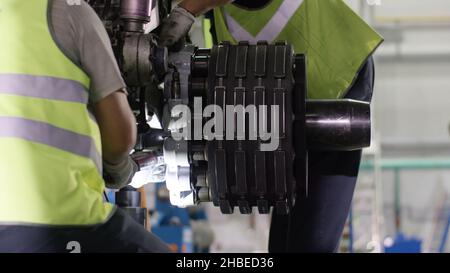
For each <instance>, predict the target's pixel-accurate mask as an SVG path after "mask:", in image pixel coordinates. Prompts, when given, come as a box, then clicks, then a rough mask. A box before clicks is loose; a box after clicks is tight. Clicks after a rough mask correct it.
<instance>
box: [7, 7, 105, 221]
mask: <svg viewBox="0 0 450 273" xmlns="http://www.w3.org/2000/svg"><path fill="white" fill-rule="evenodd" d="M50 4H51V1H48V0H32V1H30V0H27V1H25V0H20V1H18V0H1V1H0V10H1V12H0V37H1V43H0V49H1V50H0V151H1V152H0V188H1V190H0V225H3V224H25V225H26V224H42V225H67V226H72V225H74V226H77V225H93V224H99V223H102V222H104V221H106V220H107V219H108V217H109V215H110V214H111V212H112V210H113V205H111V204H107V203H104V202H103V195H102V194H103V190H104V187H105V183H104V181H103V178H102V154H101V147H102V146H101V138H100V130H99V127H98V125H97V123H96V121H95V119H94V118H93V117H92V116H91V115H90V113H89V111H88V108H87V104H88V99H89V91H88V90H89V85H90V79H89V77H88V76H87V75H86V73H85V72H83V71H82V69H80V68H79V67H78V66H77V65H75V64H74V63H73V62H71V61H70V59H69V58H68V57H66V56H65V55H64V54H63V52H62V51H61V50H60V49H59V48H58V46H57V44H56V43H55V41H54V39H53V36H52V33H51V31H50V27H49V24H48V10H49V8H50V7H49V5H50Z"/></svg>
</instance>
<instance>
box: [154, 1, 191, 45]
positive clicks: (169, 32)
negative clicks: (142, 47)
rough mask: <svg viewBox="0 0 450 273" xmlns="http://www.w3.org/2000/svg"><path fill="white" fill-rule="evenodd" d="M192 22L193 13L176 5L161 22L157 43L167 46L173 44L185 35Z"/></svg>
mask: <svg viewBox="0 0 450 273" xmlns="http://www.w3.org/2000/svg"><path fill="white" fill-rule="evenodd" d="M194 22H195V17H194V15H192V14H191V13H190V12H189V11H187V10H186V9H184V8H182V7H180V6H177V7H176V8H174V9H173V10H172V12H171V13H170V15H169V17H168V18H166V19H165V20H164V22H163V23H162V27H161V33H160V37H159V45H160V46H165V47H168V48H170V47H172V46H174V45H175V44H176V43H177V42H179V41H180V40H183V39H184V37H186V35H187V34H188V33H189V30H190V29H191V27H192V25H193V24H194Z"/></svg>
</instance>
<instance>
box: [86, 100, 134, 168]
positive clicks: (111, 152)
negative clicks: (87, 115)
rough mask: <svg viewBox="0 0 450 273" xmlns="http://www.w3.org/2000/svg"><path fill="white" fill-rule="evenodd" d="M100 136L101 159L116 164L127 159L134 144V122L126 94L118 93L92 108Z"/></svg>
mask: <svg viewBox="0 0 450 273" xmlns="http://www.w3.org/2000/svg"><path fill="white" fill-rule="evenodd" d="M93 112H94V116H95V118H96V119H97V122H98V125H99V127H100V133H101V136H102V150H103V159H104V160H105V161H106V162H107V163H109V164H118V163H120V162H121V161H123V160H124V159H125V158H127V157H128V155H129V154H130V151H131V149H132V148H133V147H134V145H135V143H136V120H135V118H134V115H133V113H132V111H131V109H130V106H129V105H128V101H127V97H126V94H125V93H123V92H121V91H118V92H114V93H112V94H111V95H109V96H107V97H106V98H104V99H102V100H100V101H99V102H98V103H96V104H95V105H94V107H93Z"/></svg>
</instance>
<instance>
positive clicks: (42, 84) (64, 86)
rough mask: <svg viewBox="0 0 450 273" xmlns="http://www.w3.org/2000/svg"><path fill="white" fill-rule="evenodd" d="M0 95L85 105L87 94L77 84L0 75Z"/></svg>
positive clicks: (14, 75)
mask: <svg viewBox="0 0 450 273" xmlns="http://www.w3.org/2000/svg"><path fill="white" fill-rule="evenodd" d="M0 94H10V95H18V96H26V97H33V98H41V99H52V100H62V101H68V102H78V103H83V104H87V103H88V100H89V94H88V92H87V91H86V89H84V87H83V85H82V84H80V83H79V82H76V81H72V80H65V79H58V78H54V77H45V76H31V75H17V74H0Z"/></svg>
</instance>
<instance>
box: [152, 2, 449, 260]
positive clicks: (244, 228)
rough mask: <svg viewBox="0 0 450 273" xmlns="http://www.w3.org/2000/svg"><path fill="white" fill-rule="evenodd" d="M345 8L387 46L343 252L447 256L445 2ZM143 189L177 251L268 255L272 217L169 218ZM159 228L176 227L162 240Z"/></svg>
mask: <svg viewBox="0 0 450 273" xmlns="http://www.w3.org/2000/svg"><path fill="white" fill-rule="evenodd" d="M347 2H348V4H349V5H350V6H351V7H352V8H353V9H354V10H355V11H356V12H357V13H358V14H360V15H361V16H362V17H363V18H364V19H365V20H366V21H367V22H368V23H369V24H371V25H372V26H373V27H374V28H375V29H376V30H377V31H379V32H380V33H381V34H382V35H383V36H384V38H385V42H384V44H383V45H382V46H381V47H380V48H379V50H378V51H377V52H376V54H375V62H376V85H375V96H374V101H373V121H374V122H373V126H374V129H373V145H372V147H371V148H370V149H367V150H365V151H364V156H363V162H362V164H361V172H360V176H359V181H358V185H357V189H356V192H355V196H354V201H353V205H352V211H351V214H350V215H349V220H348V223H347V226H346V228H345V231H344V234H343V237H342V241H341V249H340V252H450V242H448V241H449V239H448V236H447V235H448V232H449V224H450V196H449V193H450V135H449V123H450V107H449V105H450V1H448V0H428V1H423V0H347ZM204 27H205V26H204V24H203V23H202V22H201V21H199V22H198V23H197V24H196V27H195V28H194V29H193V31H192V37H193V40H194V42H195V43H196V44H199V45H204V41H202V40H201V37H202V30H203V28H204ZM202 43H203V44H202ZM148 187H149V188H148V189H147V194H148V199H147V200H149V202H150V203H151V205H150V207H152V208H156V207H158V209H157V211H158V212H157V213H156V214H163V215H164V213H166V214H165V215H164V217H156V216H155V215H153V217H152V221H154V222H155V221H157V223H156V222H155V223H153V224H154V225H153V226H154V228H153V231H154V232H155V233H158V232H159V234H160V236H162V237H163V238H164V237H165V236H166V237H167V238H172V239H173V238H178V239H177V240H178V241H177V242H176V243H174V244H173V247H174V249H176V250H178V251H183V252H190V251H211V252H267V245H268V243H267V241H268V233H269V225H270V218H269V216H261V215H251V216H242V215H238V214H234V215H231V216H224V215H221V214H220V212H219V209H217V208H213V207H212V206H203V207H200V208H197V209H195V210H190V211H187V210H181V211H178V212H171V209H170V208H169V207H164V204H157V203H158V202H157V201H155V198H154V196H155V195H157V193H158V192H159V194H164V192H163V189H159V188H157V187H159V186H156V185H150V186H148ZM161 206H162V207H161ZM160 216H161V215H160ZM162 218H164V220H161V219H162ZM206 219H207V220H206ZM161 221H163V222H164V221H166V222H167V223H169V224H171V225H174V226H176V227H177V228H173V230H171V231H167V230H159V231H158V226H161ZM166 222H164V223H166ZM171 232H173V233H171ZM161 234H162V235H161ZM172 239H170V240H172Z"/></svg>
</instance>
